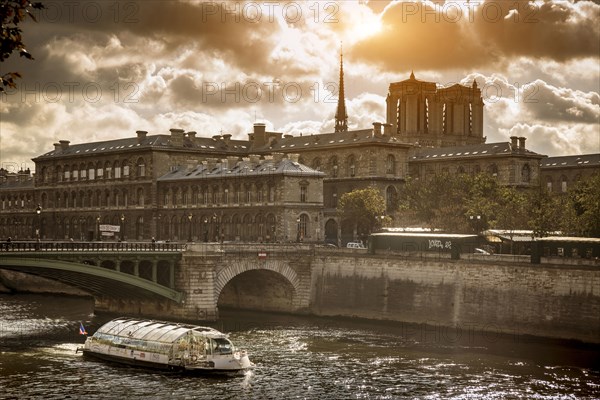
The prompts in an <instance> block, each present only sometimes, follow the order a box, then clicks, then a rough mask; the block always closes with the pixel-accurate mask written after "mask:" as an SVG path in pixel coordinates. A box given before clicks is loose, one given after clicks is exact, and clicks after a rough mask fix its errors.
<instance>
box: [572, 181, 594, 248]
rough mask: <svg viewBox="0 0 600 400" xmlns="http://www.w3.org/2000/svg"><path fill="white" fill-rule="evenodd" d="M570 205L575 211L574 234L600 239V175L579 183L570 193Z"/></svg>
mask: <svg viewBox="0 0 600 400" xmlns="http://www.w3.org/2000/svg"><path fill="white" fill-rule="evenodd" d="M568 199H569V201H568V204H569V205H570V208H571V209H572V210H573V211H574V215H573V216H572V218H573V219H574V221H575V224H574V225H575V227H576V228H575V230H574V233H575V234H577V235H579V236H588V237H600V174H595V175H593V176H591V177H590V178H589V179H586V180H582V181H579V182H578V183H577V185H576V186H575V187H574V188H573V189H571V191H570V192H569V193H568Z"/></svg>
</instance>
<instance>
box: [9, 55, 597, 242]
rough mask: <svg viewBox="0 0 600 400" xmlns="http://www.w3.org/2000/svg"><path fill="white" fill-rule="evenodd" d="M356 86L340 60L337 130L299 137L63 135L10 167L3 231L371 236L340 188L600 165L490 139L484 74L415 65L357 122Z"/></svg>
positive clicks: (389, 190)
mask: <svg viewBox="0 0 600 400" xmlns="http://www.w3.org/2000/svg"><path fill="white" fill-rule="evenodd" d="M343 85H344V81H343V65H342V59H341V58H340V98H339V99H338V105H337V112H336V124H335V131H334V132H332V133H324V134H315V135H300V136H292V135H288V134H284V133H282V132H270V131H267V130H266V126H265V124H263V123H255V124H254V126H253V130H252V132H250V133H248V139H247V140H234V139H232V136H231V135H229V134H224V135H216V136H212V137H202V136H201V135H197V134H196V132H193V131H191V132H185V131H183V130H181V129H171V130H170V132H169V134H164V135H163V134H158V135H148V133H147V132H146V131H137V133H136V136H135V137H130V138H124V139H116V140H108V141H104V142H96V143H82V144H74V145H72V144H70V142H69V141H67V140H61V141H60V142H59V143H56V144H55V148H54V150H52V151H50V152H48V153H46V154H43V155H41V156H39V157H36V158H35V159H34V160H33V161H34V162H35V164H36V175H35V180H33V179H32V178H31V176H30V174H26V173H22V174H21V176H20V177H19V176H17V175H18V174H14V175H15V176H12V175H11V176H10V177H8V176H7V174H6V173H5V174H4V175H2V174H0V205H1V208H0V234H1V235H3V236H5V237H6V236H9V235H11V234H12V233H13V232H14V234H12V236H18V237H31V238H35V237H36V232H38V233H40V237H41V238H53V239H66V238H74V239H79V240H92V239H97V238H99V237H100V236H101V232H100V226H101V225H112V226H118V227H119V233H118V235H117V237H119V238H121V239H127V240H149V239H150V238H151V237H155V238H156V239H157V240H190V239H191V240H194V241H206V240H208V241H216V240H226V241H230V240H239V241H265V242H266V241H296V240H297V241H300V240H303V241H314V242H321V241H323V240H326V241H329V242H334V243H337V244H344V243H346V242H348V241H352V240H355V239H356V238H358V237H360V236H362V234H364V233H365V232H362V231H361V229H363V227H360V226H357V224H356V222H355V221H342V220H340V216H339V214H338V213H337V205H338V199H339V198H340V197H341V196H342V195H343V194H344V193H348V192H350V191H352V190H355V189H363V188H366V187H375V188H377V189H378V190H379V191H380V193H381V194H382V196H383V197H384V198H385V199H386V205H387V207H388V213H390V214H391V213H392V212H393V211H394V208H395V204H396V199H397V197H398V195H399V194H400V193H401V191H402V186H403V183H404V182H405V180H406V178H407V177H408V176H409V175H410V176H413V177H427V176H429V175H432V174H435V173H442V172H448V173H454V174H460V173H470V174H476V173H478V172H487V173H489V174H491V175H492V176H495V177H497V179H498V180H499V181H500V182H501V184H504V185H509V186H513V187H517V188H523V189H526V188H529V187H532V186H536V185H539V184H540V180H541V181H542V182H543V184H546V185H547V187H548V188H549V189H552V190H557V189H556V188H557V187H558V186H560V187H561V190H563V189H564V188H566V187H567V186H568V185H569V184H570V182H572V181H573V180H576V179H578V177H579V176H580V173H579V172H576V171H578V170H582V168H583V169H585V171H588V170H589V171H592V170H593V169H594V168H595V169H596V170H597V169H598V155H590V156H569V157H565V158H562V159H561V160H556V161H552V160H553V159H554V158H546V159H545V156H544V155H541V154H537V153H535V152H532V151H530V150H527V149H526V147H525V138H522V137H521V138H518V137H511V138H510V142H499V143H485V137H484V136H483V130H482V129H483V128H482V127H483V101H482V98H481V91H480V90H479V88H478V87H477V83H476V82H473V84H472V85H471V86H470V87H469V86H463V85H454V86H451V87H449V88H440V87H438V85H437V84H435V83H434V82H425V81H420V80H417V79H416V78H415V76H414V74H411V76H410V78H409V79H407V80H404V81H401V82H396V83H392V84H391V85H390V88H389V94H388V97H387V120H386V123H381V122H374V123H372V127H371V128H368V129H359V130H348V126H347V118H348V116H347V112H346V107H345V99H344V87H343ZM557 159H559V158H557ZM554 164H560V165H554ZM571 164H572V165H571ZM588 166H589V167H590V168H589V169H588ZM586 173H587V172H586ZM559 182H560V183H559ZM564 182H566V183H564ZM38 204H39V206H40V207H41V209H42V210H43V212H42V213H41V215H40V216H38V215H37V214H36V213H35V209H36V207H37V205H38ZM36 224H37V225H36ZM34 225H36V226H37V228H33V227H32V226H34ZM36 229H39V230H38V231H36Z"/></svg>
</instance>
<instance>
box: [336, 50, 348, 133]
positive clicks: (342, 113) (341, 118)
mask: <svg viewBox="0 0 600 400" xmlns="http://www.w3.org/2000/svg"><path fill="white" fill-rule="evenodd" d="M343 57H344V55H343V53H342V48H341V45H340V92H339V97H338V105H337V111H336V113H335V131H336V132H347V131H348V114H347V113H346V99H345V96H344V59H343Z"/></svg>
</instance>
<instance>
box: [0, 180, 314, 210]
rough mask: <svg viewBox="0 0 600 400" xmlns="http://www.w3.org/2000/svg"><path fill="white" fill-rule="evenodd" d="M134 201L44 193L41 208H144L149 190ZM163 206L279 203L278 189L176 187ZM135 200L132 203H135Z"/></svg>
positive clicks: (3, 203)
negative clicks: (277, 201) (277, 197)
mask: <svg viewBox="0 0 600 400" xmlns="http://www.w3.org/2000/svg"><path fill="white" fill-rule="evenodd" d="M134 193H135V198H134V199H131V198H130V194H129V190H128V189H115V190H104V191H102V190H96V191H92V190H88V191H87V192H84V191H79V192H76V191H72V192H58V191H57V192H54V193H52V194H50V195H49V194H48V193H46V192H42V194H41V199H40V205H41V207H42V208H49V207H50V208H78V207H113V206H114V207H129V206H134V205H135V206H144V204H145V199H146V190H145V189H144V188H141V187H140V188H137V189H134ZM161 198H162V201H161V205H163V206H166V207H168V206H174V205H181V206H187V205H217V204H231V203H233V204H242V203H246V204H250V203H264V202H269V203H274V202H275V201H276V190H275V186H273V185H269V186H263V185H261V184H258V185H251V184H248V185H235V186H234V187H233V191H232V192H230V191H229V187H221V186H211V187H208V186H207V187H198V186H192V187H191V188H187V187H184V188H179V187H173V188H169V189H167V190H165V191H164V192H163V193H162V196H161ZM132 200H133V201H132ZM299 201H300V202H307V201H308V183H304V182H303V183H301V184H300V186H299ZM26 204H27V205H28V206H29V205H30V204H31V199H30V198H28V199H25V198H23V197H10V196H8V197H2V198H0V208H1V209H2V210H4V209H10V208H25V205H26Z"/></svg>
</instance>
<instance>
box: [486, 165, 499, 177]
mask: <svg viewBox="0 0 600 400" xmlns="http://www.w3.org/2000/svg"><path fill="white" fill-rule="evenodd" d="M488 173H489V174H490V175H492V176H493V177H494V178H496V177H497V176H498V166H497V165H496V164H490V165H489V166H488Z"/></svg>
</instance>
